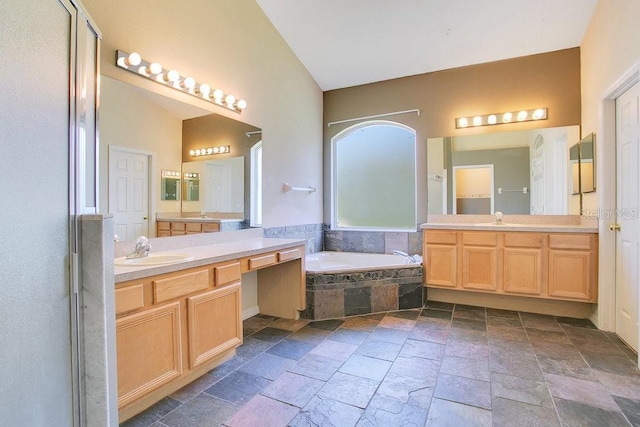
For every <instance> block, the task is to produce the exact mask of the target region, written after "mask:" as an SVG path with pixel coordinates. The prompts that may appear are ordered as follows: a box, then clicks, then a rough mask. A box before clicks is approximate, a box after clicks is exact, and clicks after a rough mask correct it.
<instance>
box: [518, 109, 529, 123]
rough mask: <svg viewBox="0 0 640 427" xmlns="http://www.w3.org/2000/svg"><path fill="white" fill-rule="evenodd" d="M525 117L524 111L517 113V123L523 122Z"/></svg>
mask: <svg viewBox="0 0 640 427" xmlns="http://www.w3.org/2000/svg"><path fill="white" fill-rule="evenodd" d="M527 115H528V113H527V112H526V111H524V110H522V111H520V112H519V113H518V121H520V122H521V121H523V120H524V119H526V118H527Z"/></svg>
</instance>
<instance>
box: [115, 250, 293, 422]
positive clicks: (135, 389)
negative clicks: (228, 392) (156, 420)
mask: <svg viewBox="0 0 640 427" xmlns="http://www.w3.org/2000/svg"><path fill="white" fill-rule="evenodd" d="M304 255H305V248H304V246H296V247H289V248H285V249H280V250H275V251H274V250H267V251H264V252H260V253H256V254H255V255H252V256H247V257H244V258H237V259H232V260H228V261H225V262H222V263H217V264H210V265H205V266H201V267H194V268H188V269H184V270H178V271H175V272H172V273H166V274H160V275H156V276H150V277H145V278H142V279H138V280H131V281H126V282H120V283H117V284H116V290H115V306H116V342H117V349H116V351H117V362H118V409H119V418H120V422H122V421H125V420H127V419H128V418H130V417H132V416H133V415H135V414H137V413H139V412H141V411H142V410H144V409H146V408H147V407H149V406H151V405H152V404H153V403H155V402H157V401H159V400H160V399H162V398H163V397H165V396H167V395H168V394H170V393H172V392H174V391H175V390H178V389H179V388H181V387H183V386H184V385H186V384H188V383H190V382H191V381H193V380H195V379H196V378H198V377H200V376H201V375H203V374H205V373H206V372H208V371H210V370H211V369H213V368H214V367H215V366H217V365H219V364H220V363H222V362H224V361H225V360H227V359H229V358H231V357H233V355H234V354H235V348H236V347H238V346H239V345H241V344H242V299H241V277H242V273H246V272H249V271H253V270H257V274H258V304H259V307H260V312H261V313H263V314H268V315H272V316H279V317H285V318H290V319H297V318H298V317H299V311H300V310H304V308H305V306H306V301H305V270H304Z"/></svg>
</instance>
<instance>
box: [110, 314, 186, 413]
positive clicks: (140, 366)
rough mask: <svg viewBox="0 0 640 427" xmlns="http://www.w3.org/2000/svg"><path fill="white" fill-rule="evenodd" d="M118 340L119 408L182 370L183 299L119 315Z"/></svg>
mask: <svg viewBox="0 0 640 427" xmlns="http://www.w3.org/2000/svg"><path fill="white" fill-rule="evenodd" d="M116 340H117V353H118V407H119V408H120V407H123V406H125V405H127V404H128V403H131V402H133V401H134V400H136V399H138V398H139V397H142V396H144V395H145V394H147V393H148V392H150V391H152V390H154V389H156V388H158V387H160V386H161V385H163V384H166V383H168V382H169V381H171V380H173V379H174V378H177V377H179V376H180V375H181V374H182V360H181V354H182V351H181V343H180V303H179V302H174V303H172V304H167V305H163V306H160V307H157V308H152V309H149V310H146V311H143V312H141V313H137V314H132V315H131V316H125V317H122V318H120V319H118V320H117V321H116Z"/></svg>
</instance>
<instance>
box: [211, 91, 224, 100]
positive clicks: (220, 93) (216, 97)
mask: <svg viewBox="0 0 640 427" xmlns="http://www.w3.org/2000/svg"><path fill="white" fill-rule="evenodd" d="M223 96H224V92H223V91H221V90H220V89H216V90H214V91H213V99H214V100H215V101H216V102H218V103H220V102H222V97H223Z"/></svg>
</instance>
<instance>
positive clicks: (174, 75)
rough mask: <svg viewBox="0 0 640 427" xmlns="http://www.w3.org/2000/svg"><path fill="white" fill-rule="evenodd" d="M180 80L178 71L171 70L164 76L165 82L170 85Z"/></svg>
mask: <svg viewBox="0 0 640 427" xmlns="http://www.w3.org/2000/svg"><path fill="white" fill-rule="evenodd" d="M179 78H180V73H178V72H177V71H176V70H169V72H168V73H167V74H166V75H165V76H164V80H165V81H166V82H169V83H173V82H175V81H177V80H178V79H179Z"/></svg>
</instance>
